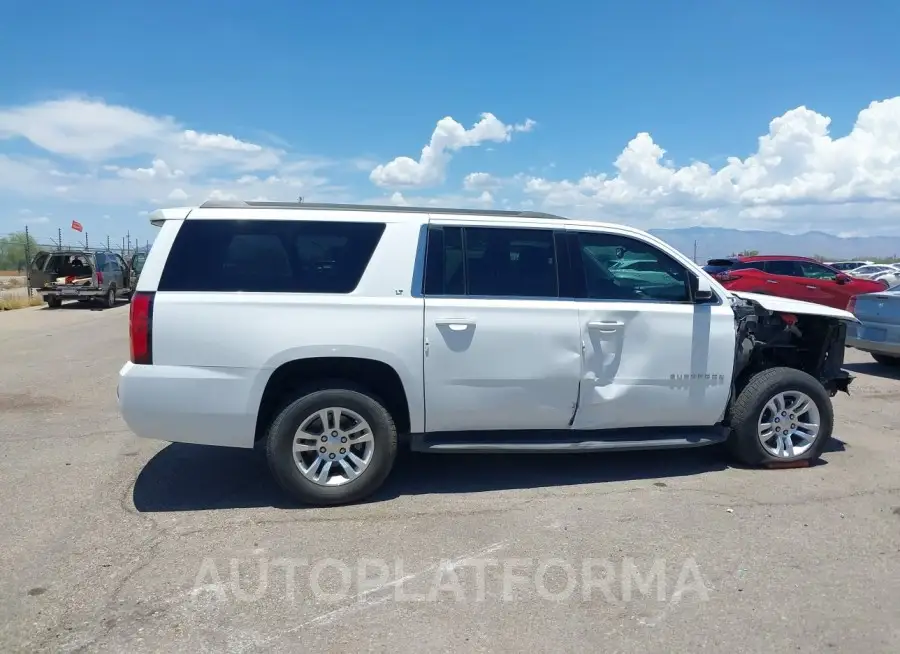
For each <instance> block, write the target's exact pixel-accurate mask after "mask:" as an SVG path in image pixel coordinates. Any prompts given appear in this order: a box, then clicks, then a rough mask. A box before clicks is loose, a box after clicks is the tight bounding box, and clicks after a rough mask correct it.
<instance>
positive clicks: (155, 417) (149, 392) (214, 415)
mask: <svg viewBox="0 0 900 654" xmlns="http://www.w3.org/2000/svg"><path fill="white" fill-rule="evenodd" d="M258 372H259V371H254V370H246V369H233V368H194V367H188V366H158V365H153V366H139V365H135V364H133V363H131V362H128V363H126V364H125V365H124V366H123V367H122V369H121V370H120V371H119V383H118V386H117V388H116V397H117V399H118V404H119V413H120V414H121V416H122V419H123V420H124V421H125V424H127V425H128V427H129V429H131V431H133V432H134V433H135V434H136V435H137V436H140V437H141V438H151V439H156V440H163V441H170V442H174V443H195V444H198V445H221V446H226V447H246V448H251V447H253V441H254V436H255V433H256V411H257V407H256V406H255V404H256V403H254V402H252V400H251V398H252V397H254V396H255V394H254V388H255V384H254V382H255V380H256V378H257V373H258ZM251 405H254V406H253V408H252V410H251V409H250V406H251Z"/></svg>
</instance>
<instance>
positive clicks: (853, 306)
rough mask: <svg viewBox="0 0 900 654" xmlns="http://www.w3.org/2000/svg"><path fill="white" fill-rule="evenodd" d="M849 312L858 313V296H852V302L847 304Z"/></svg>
mask: <svg viewBox="0 0 900 654" xmlns="http://www.w3.org/2000/svg"><path fill="white" fill-rule="evenodd" d="M847 311H849V312H850V313H856V296H855V295H851V296H850V301H849V302H847Z"/></svg>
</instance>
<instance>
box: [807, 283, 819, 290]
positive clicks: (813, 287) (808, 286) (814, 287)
mask: <svg viewBox="0 0 900 654" xmlns="http://www.w3.org/2000/svg"><path fill="white" fill-rule="evenodd" d="M806 288H811V289H812V290H816V288H817V287H816V286H810V285H809V284H807V285H806Z"/></svg>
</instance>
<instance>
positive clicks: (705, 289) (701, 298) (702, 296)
mask: <svg viewBox="0 0 900 654" xmlns="http://www.w3.org/2000/svg"><path fill="white" fill-rule="evenodd" d="M691 286H693V287H694V302H695V303H697V304H701V303H703V302H709V301H710V300H712V299H713V297H715V296H714V295H713V291H712V286H710V285H709V280H707V279H706V278H704V277H699V276H697V275H691Z"/></svg>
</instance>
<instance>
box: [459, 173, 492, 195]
mask: <svg viewBox="0 0 900 654" xmlns="http://www.w3.org/2000/svg"><path fill="white" fill-rule="evenodd" d="M501 183H502V182H501V181H500V180H499V179H497V178H496V177H494V176H493V175H491V174H490V173H469V174H468V175H466V177H465V179H463V188H464V189H466V190H467V191H481V190H491V191H493V190H496V189H498V188H500V185H501Z"/></svg>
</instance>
